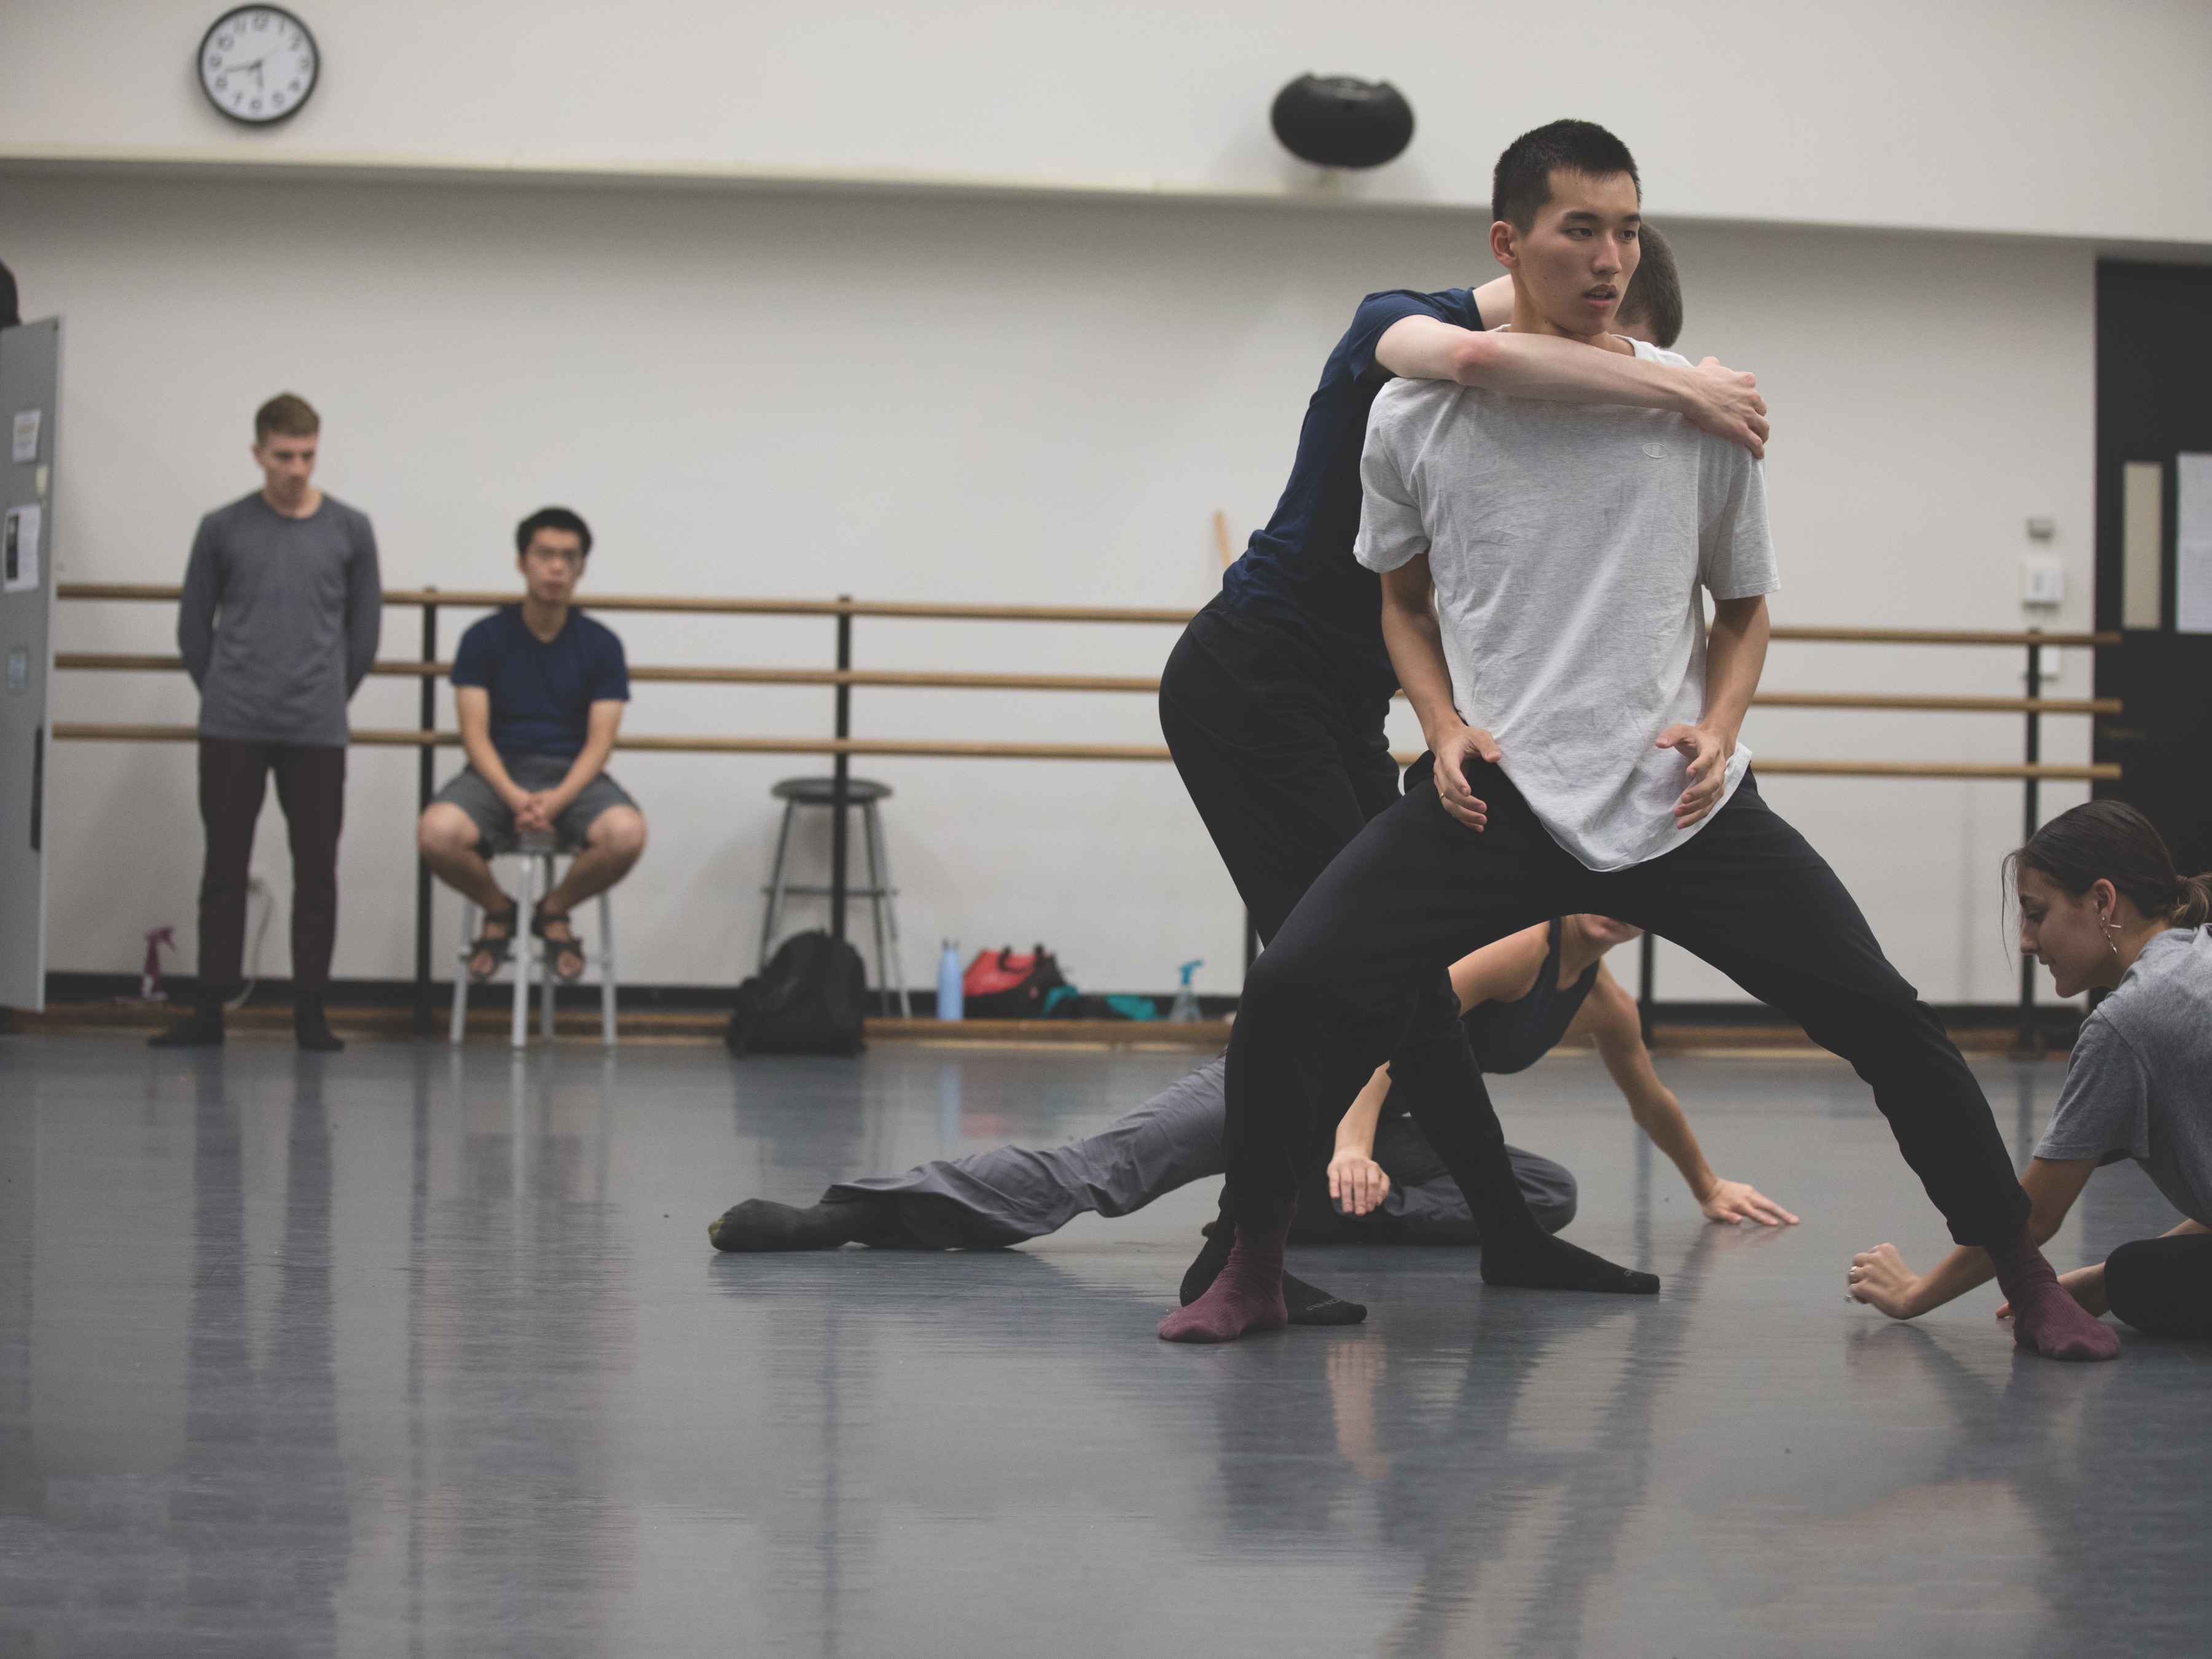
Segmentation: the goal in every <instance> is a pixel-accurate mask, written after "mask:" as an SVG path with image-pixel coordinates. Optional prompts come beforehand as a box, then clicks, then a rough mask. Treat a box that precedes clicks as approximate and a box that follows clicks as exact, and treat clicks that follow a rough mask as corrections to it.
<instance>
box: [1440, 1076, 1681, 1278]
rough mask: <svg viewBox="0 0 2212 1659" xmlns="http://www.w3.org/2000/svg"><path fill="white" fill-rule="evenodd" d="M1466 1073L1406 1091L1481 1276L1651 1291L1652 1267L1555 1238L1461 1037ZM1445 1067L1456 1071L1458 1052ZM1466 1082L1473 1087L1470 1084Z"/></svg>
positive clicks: (1654, 1275)
mask: <svg viewBox="0 0 2212 1659" xmlns="http://www.w3.org/2000/svg"><path fill="white" fill-rule="evenodd" d="M1458 1054H1464V1055H1466V1061H1465V1073H1464V1075H1463V1076H1456V1077H1453V1078H1452V1079H1451V1081H1452V1082H1453V1083H1454V1084H1455V1085H1456V1086H1451V1087H1444V1088H1431V1089H1421V1090H1419V1091H1408V1092H1409V1093H1413V1095H1414V1096H1415V1101H1414V1104H1413V1121H1414V1123H1415V1126H1416V1127H1419V1130H1420V1132H1421V1133H1422V1134H1424V1135H1425V1136H1426V1137H1427V1138H1428V1141H1429V1144H1430V1145H1431V1146H1433V1147H1435V1148H1436V1151H1437V1157H1438V1158H1442V1159H1443V1164H1444V1167H1445V1168H1446V1169H1448V1170H1450V1171H1451V1174H1452V1179H1453V1180H1455V1181H1456V1182H1458V1183H1459V1189H1460V1191H1461V1193H1462V1194H1464V1195H1465V1197H1466V1199H1467V1205H1468V1211H1469V1212H1471V1213H1472V1214H1473V1216H1474V1225H1475V1230H1476V1231H1477V1232H1478V1233H1480V1235H1481V1237H1482V1282H1483V1283H1484V1284H1486V1285H1526V1286H1528V1288H1529V1289H1532V1290H1544V1291H1602V1292H1605V1293H1607V1294H1610V1295H1613V1296H1656V1295H1658V1294H1659V1279H1658V1276H1657V1275H1656V1273H1638V1271H1637V1270H1636V1269H1635V1268H1633V1267H1616V1266H1615V1265H1614V1264H1613V1263H1612V1262H1610V1261H1607V1260H1606V1259H1605V1258H1604V1257H1603V1256H1601V1255H1591V1254H1590V1252H1589V1251H1588V1250H1585V1249H1582V1248H1581V1247H1580V1246H1578V1245H1574V1244H1570V1243H1567V1242H1566V1240H1565V1239H1563V1238H1554V1237H1552V1236H1551V1235H1550V1234H1549V1233H1547V1232H1546V1231H1544V1230H1543V1229H1542V1228H1541V1226H1539V1225H1537V1224H1536V1218H1535V1217H1534V1216H1533V1215H1531V1214H1529V1213H1528V1199H1527V1198H1526V1197H1525V1196H1523V1195H1522V1191H1521V1182H1519V1180H1518V1179H1517V1178H1516V1176H1514V1173H1513V1160H1512V1159H1511V1158H1509V1157H1508V1156H1507V1155H1506V1152H1505V1136H1504V1130H1502V1129H1501V1128H1500V1127H1498V1114H1497V1112H1496V1111H1495V1110H1493V1109H1492V1107H1491V1104H1490V1095H1489V1092H1488V1091H1486V1090H1485V1089H1484V1088H1483V1086H1482V1075H1481V1073H1479V1072H1477V1071H1475V1070H1474V1056H1473V1055H1472V1054H1468V1051H1467V1048H1466V1046H1465V1044H1464V1043H1462V1044H1460V1045H1458ZM1450 1059H1451V1060H1452V1062H1453V1063H1451V1064H1449V1065H1448V1066H1447V1068H1446V1071H1447V1074H1448V1075H1449V1074H1450V1073H1457V1072H1458V1071H1459V1069H1460V1068H1459V1066H1458V1065H1457V1064H1456V1060H1457V1055H1453V1056H1451V1057H1450ZM1469 1085H1471V1086H1469Z"/></svg>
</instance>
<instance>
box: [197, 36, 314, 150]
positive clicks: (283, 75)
mask: <svg viewBox="0 0 2212 1659" xmlns="http://www.w3.org/2000/svg"><path fill="white" fill-rule="evenodd" d="M321 68H322V54H321V53H320V52H318V51H317V50H316V49H315V37H314V36H313V34H311V33H308V32H307V25H306V24H305V23H303V22H301V21H300V20H299V19H298V18H296V17H295V16H293V15H292V14H291V13H290V12H289V11H286V10H285V9H283V7H282V6H240V7H238V8H237V9H235V10H232V11H227V12H225V13H224V14H223V15H222V16H220V17H218V18H216V20H215V24H214V27H211V28H210V29H209V30H208V32H207V34H206V36H205V37H204V39H203V40H201V41H200V56H199V75H200V90H201V91H203V92H204V93H205V94H207V95H208V102H210V103H211V104H213V105H214V106H216V108H217V109H218V110H221V111H222V112H223V113H224V114H225V115H228V117H229V118H231V119H232V120H234V121H242V122H244V123H245V124H246V125H248V126H255V127H265V126H267V125H269V124H270V123H271V122H272V121H282V120H283V119H285V118H287V117H288V116H292V115H296V114H297V113H298V112H299V109H300V106H301V105H302V104H304V103H306V102H307V99H308V97H309V96H310V95H311V94H313V92H314V90H315V76H316V75H317V74H318V72H319V70H321Z"/></svg>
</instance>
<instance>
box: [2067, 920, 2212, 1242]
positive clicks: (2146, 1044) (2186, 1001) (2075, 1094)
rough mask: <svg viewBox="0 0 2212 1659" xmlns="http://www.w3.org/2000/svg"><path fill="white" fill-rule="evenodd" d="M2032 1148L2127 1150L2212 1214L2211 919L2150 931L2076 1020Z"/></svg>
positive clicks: (2115, 1155)
mask: <svg viewBox="0 0 2212 1659" xmlns="http://www.w3.org/2000/svg"><path fill="white" fill-rule="evenodd" d="M2035 1155H2036V1156H2037V1157H2038V1158H2095V1159H2096V1160H2097V1161H2098V1162H2099V1163H2100V1164H2117V1163H2118V1162H2119V1161H2120V1159H2122V1158H2133V1159H2135V1161H2136V1163H2138V1164H2142V1166H2143V1170H2144V1172H2145V1173H2146V1174H2148V1176H2150V1178H2151V1180H2152V1182H2154V1183H2155V1184H2156V1186H2157V1188H2158V1189H2159V1191H2160V1192H2161V1193H2164V1194H2166V1197H2167V1198H2168V1199H2169V1200H2172V1204H2173V1207H2174V1208H2175V1209H2177V1210H2179V1211H2180V1212H2181V1213H2182V1214H2184V1215H2185V1216H2187V1217H2188V1218H2190V1219H2191V1221H2197V1222H2203V1223H2205V1224H2207V1225H2212V928H2205V927H2173V928H2168V929H2167V930H2166V932H2164V933H2154V934H2153V935H2152V936H2151V938H2150V940H2149V942H2148V943H2147V944H2146V945H2144V946H2143V948H2142V954H2141V955H2140V956H2138V957H2136V960H2135V965H2134V966H2133V967H2131V968H2130V969H2128V971H2127V974H2126V975H2125V976H2124V978H2122V979H2121V981H2120V984H2119V988H2118V990H2116V991H2114V992H2113V993H2112V995H2110V996H2108V997H2106V999H2105V1000H2103V1001H2102V1002H2100V1003H2099V1004H2098V1005H2097V1006H2096V1009H2095V1011H2094V1012H2093V1013H2091V1014H2090V1016H2089V1018H2087V1019H2085V1020H2083V1021H2082V1022H2081V1036H2077V1037H2076V1038H2075V1039H2074V1057H2073V1059H2072V1060H2070V1061H2069V1063H2068V1065H2067V1068H2066V1086H2065V1088H2064V1089H2063V1091H2061V1092H2060V1094H2059V1097H2058V1109H2057V1111H2056V1112H2054V1113H2053V1114H2052V1115H2051V1127H2050V1128H2049V1129H2048V1130H2047V1131H2045V1134H2044V1137H2043V1144H2042V1145H2041V1146H2038V1147H2037V1148H2036V1149H2035Z"/></svg>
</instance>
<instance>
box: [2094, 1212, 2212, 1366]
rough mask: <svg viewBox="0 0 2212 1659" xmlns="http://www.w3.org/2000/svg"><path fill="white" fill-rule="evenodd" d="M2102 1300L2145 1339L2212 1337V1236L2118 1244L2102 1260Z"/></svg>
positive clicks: (2188, 1236) (2198, 1235)
mask: <svg viewBox="0 0 2212 1659" xmlns="http://www.w3.org/2000/svg"><path fill="white" fill-rule="evenodd" d="M2105 1296H2106V1300H2108V1301H2109V1302H2111V1304H2112V1311H2113V1312H2114V1313H2116V1314H2118V1316H2120V1317H2121V1318H2122V1319H2124V1320H2125V1321H2127V1322H2128V1323H2129V1324H2130V1325H2132V1326H2134V1327H2135V1328H2136V1329H2137V1330H2139V1331H2141V1332H2142V1333H2143V1334H2146V1335H2148V1336H2182V1337H2191V1338H2194V1339H2195V1340H2198V1341H2203V1340H2206V1339H2207V1338H2212V1233H2184V1234H2182V1235H2181V1236H2180V1237H2179V1238H2138V1239H2136V1241H2135V1242H2134V1243H2130V1244H2123V1245H2121V1246H2120V1248H2119V1249H2117V1250H2114V1251H2113V1252H2112V1255H2111V1256H2110V1257H2109V1258H2108V1259H2107V1260H2106V1262H2105Z"/></svg>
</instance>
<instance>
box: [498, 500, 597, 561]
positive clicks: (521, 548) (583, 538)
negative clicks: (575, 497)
mask: <svg viewBox="0 0 2212 1659" xmlns="http://www.w3.org/2000/svg"><path fill="white" fill-rule="evenodd" d="M541 530H565V531H567V532H569V533H570V534H571V535H573V536H574V537H575V538H576V539H577V540H578V541H580V542H581V543H582V544H583V546H584V556H585V557H586V558H589V557H590V556H591V554H592V526H589V525H587V524H586V523H585V522H584V521H583V520H581V519H580V518H579V517H577V516H576V514H574V513H571V512H570V511H569V510H568V508H567V507H539V508H538V510H537V511H536V512H535V513H532V514H531V515H530V516H529V517H528V518H526V519H525V520H523V521H522V522H521V523H520V524H519V525H517V526H514V550H515V552H516V554H517V555H518V556H519V555H521V554H524V553H527V552H528V551H530V538H532V537H533V536H535V535H536V534H537V533H538V532H539V531H541Z"/></svg>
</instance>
